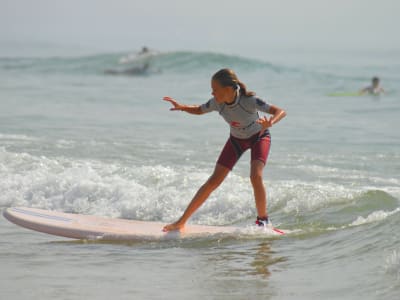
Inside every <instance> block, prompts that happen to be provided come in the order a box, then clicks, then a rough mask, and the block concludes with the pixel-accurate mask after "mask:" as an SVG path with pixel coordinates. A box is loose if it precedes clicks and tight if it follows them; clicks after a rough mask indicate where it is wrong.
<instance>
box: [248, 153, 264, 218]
mask: <svg viewBox="0 0 400 300" xmlns="http://www.w3.org/2000/svg"><path fill="white" fill-rule="evenodd" d="M264 166H265V165H264V163H263V162H262V161H260V160H253V161H251V168H250V180H251V184H252V185H253V191H254V199H255V201H256V209H257V214H258V216H259V217H260V218H266V217H267V216H268V213H267V193H266V190H265V186H264V183H263V170H264Z"/></svg>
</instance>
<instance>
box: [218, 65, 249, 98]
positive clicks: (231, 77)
mask: <svg viewBox="0 0 400 300" xmlns="http://www.w3.org/2000/svg"><path fill="white" fill-rule="evenodd" d="M212 80H215V81H218V83H219V84H220V85H221V86H224V87H227V86H231V87H232V88H233V89H237V87H238V86H239V87H240V95H242V96H247V97H249V96H254V95H255V94H256V93H254V92H251V91H248V90H247V88H246V85H245V84H244V83H243V82H241V81H240V80H239V78H238V77H237V75H236V74H235V72H234V71H233V70H231V69H221V70H219V71H218V72H217V73H215V74H214V75H213V77H212Z"/></svg>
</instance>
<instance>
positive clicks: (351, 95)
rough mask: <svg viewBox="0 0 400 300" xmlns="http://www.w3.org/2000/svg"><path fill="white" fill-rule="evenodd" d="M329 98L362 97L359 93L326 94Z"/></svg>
mask: <svg viewBox="0 0 400 300" xmlns="http://www.w3.org/2000/svg"><path fill="white" fill-rule="evenodd" d="M327 96H329V97H359V96H362V94H361V93H360V92H335V93H330V94H327Z"/></svg>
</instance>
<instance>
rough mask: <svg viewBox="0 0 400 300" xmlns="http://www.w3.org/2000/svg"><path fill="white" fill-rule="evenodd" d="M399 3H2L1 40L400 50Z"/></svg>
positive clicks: (110, 46) (111, 46)
mask: <svg viewBox="0 0 400 300" xmlns="http://www.w3.org/2000/svg"><path fill="white" fill-rule="evenodd" d="M399 19H400V1H399V0H375V1H370V0H246V1H234V0H231V1H226V0H196V1H192V0H144V1H138V0H109V1H105V0H0V41H1V42H4V41H18V42H21V41H22V42H23V41H38V42H46V43H47V42H49V43H55V44H60V43H61V44H64V45H72V46H82V47H91V48H96V49H103V50H125V49H135V48H138V47H141V46H142V45H149V46H150V47H152V48H156V49H161V50H178V49H179V50H181V49H188V50H189V49H190V50H196V49H198V50H213V51H224V52H231V53H238V52H241V51H246V52H248V53H257V51H260V52H261V51H264V50H265V49H268V48H274V49H285V48H291V49H293V48H299V49H304V48H306V49H307V48H322V49H324V48H336V49H338V48H339V49H341V48H345V49H347V48H351V49H357V48H364V47H367V48H373V49H375V48H377V49H389V50H390V49H392V50H395V49H396V50H398V49H400V38H399V33H398V30H399V28H400V21H399Z"/></svg>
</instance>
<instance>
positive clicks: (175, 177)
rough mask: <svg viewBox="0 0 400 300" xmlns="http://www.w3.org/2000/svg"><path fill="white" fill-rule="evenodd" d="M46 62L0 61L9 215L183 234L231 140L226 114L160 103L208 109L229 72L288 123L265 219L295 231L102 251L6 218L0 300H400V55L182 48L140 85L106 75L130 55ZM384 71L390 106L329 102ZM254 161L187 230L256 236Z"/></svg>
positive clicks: (2, 198) (4, 192)
mask: <svg viewBox="0 0 400 300" xmlns="http://www.w3.org/2000/svg"><path fill="white" fill-rule="evenodd" d="M52 50H53V49H50V50H49V51H48V53H46V54H44V55H43V54H42V55H36V56H35V55H31V56H29V55H27V54H24V55H12V53H11V51H10V53H8V54H7V55H2V56H1V57H0V178H1V179H0V191H1V193H0V209H5V208H7V207H12V206H30V207H37V208H43V209H50V210H58V211H64V212H73V213H84V214H94V215H100V216H108V217H117V218H127V219H139V220H153V221H162V222H171V221H173V220H175V219H176V218H177V217H178V216H180V214H181V213H182V211H183V210H184V209H185V207H186V206H187V204H188V202H189V201H190V199H191V198H192V196H193V194H194V193H195V192H196V191H197V189H198V188H199V187H200V185H201V184H202V183H203V182H204V181H205V180H206V179H207V178H208V176H209V175H210V174H211V172H212V170H213V168H214V164H215V161H216V159H217V157H218V155H219V152H220V150H221V148H222V146H223V145H224V143H225V141H226V139H227V137H228V128H227V125H226V124H225V123H224V121H223V120H222V119H221V118H220V117H219V116H218V114H216V113H212V114H207V115H202V116H193V115H189V114H185V113H182V112H171V111H169V108H170V106H169V104H168V103H166V102H163V101H162V97H163V96H165V95H169V96H173V97H175V98H176V99H178V100H180V101H181V102H183V103H186V104H201V103H204V102H205V101H207V100H208V99H209V98H210V97H211V95H210V93H211V92H210V78H211V76H212V74H213V73H215V72H216V71H217V70H218V69H220V68H223V67H230V68H232V69H234V70H235V71H236V72H237V74H238V76H239V78H240V79H241V80H242V81H243V82H245V83H246V84H247V86H248V88H249V89H250V90H254V91H256V92H257V94H258V95H259V96H260V97H261V98H263V99H265V100H266V101H267V102H269V103H273V104H276V105H278V106H280V107H282V108H284V109H285V110H286V111H287V117H286V118H285V119H283V120H282V121H281V122H280V123H279V124H277V125H276V126H274V127H273V128H272V129H271V132H272V148H271V153H270V156H269V161H268V165H267V167H266V169H265V174H264V179H265V184H266V186H267V190H268V208H269V214H270V216H271V218H272V220H273V222H274V224H275V225H276V226H278V227H280V228H283V229H288V230H290V231H291V233H290V234H288V235H286V236H284V237H281V238H271V237H268V236H265V237H263V236H256V237H255V236H237V237H232V236H230V237H224V236H209V237H203V238H196V239H189V240H176V241H168V242H165V241H163V242H157V241H153V242H145V241H143V242H135V243H133V242H132V243H106V242H94V241H73V240H69V239H65V238H59V237H55V236H50V235H45V234H42V233H37V232H33V231H29V230H26V229H23V228H20V227H17V226H15V225H14V224H11V223H9V222H8V221H7V220H5V219H4V218H3V217H0V234H1V237H2V239H1V240H0V266H1V270H2V271H1V272H0V274H1V275H0V295H1V298H2V299H3V298H4V299H54V298H57V299H86V298H88V299H89V298H90V299H110V298H111V297H113V298H116V299H132V298H133V299H183V298H191V299H204V298H205V299H253V298H258V299H398V297H399V296H400V243H399V239H400V233H399V231H398V228H399V226H400V203H399V202H400V177H399V174H400V133H399V128H400V118H399V113H400V93H399V90H398V89H399V82H400V63H399V62H400V53H399V52H395V51H367V50H362V51H359V52H356V51H355V50H352V51H348V52H345V51H336V52H335V51H333V50H332V51H330V52H322V51H320V52H315V53H298V52H295V51H292V52H291V51H290V50H286V51H284V52H276V53H268V54H265V55H259V56H257V57H246V56H245V55H241V56H237V55H232V54H225V53H213V52H190V51H179V50H177V51H174V52H158V53H157V54H155V55H154V57H152V60H151V63H150V69H149V71H148V72H147V73H146V74H144V75H140V76H123V75H121V76H112V75H106V74H104V70H106V69H118V70H122V69H124V68H127V67H131V65H123V64H120V63H119V62H120V61H121V59H123V58H124V57H125V56H126V55H128V54H129V53H99V54H91V55H81V54H80V55H68V53H65V54H63V55H59V54H58V55H57V56H54V55H52V54H51V53H52ZM58 50H60V49H58ZM60 52H62V49H61V50H60V51H57V53H60ZM66 52H67V51H66ZM27 53H28V52H27ZM141 63H143V61H136V62H134V64H138V65H140V64H141ZM375 75H378V76H380V77H381V80H382V85H383V87H384V88H385V89H386V91H387V93H386V94H385V95H381V96H360V97H355V96H348V97H333V96H329V95H330V94H333V93H349V92H355V91H357V90H359V89H361V88H362V87H364V86H366V85H368V84H369V82H370V79H371V77H372V76H375ZM249 159H250V158H249V154H245V155H244V156H243V157H242V158H241V160H240V161H239V163H238V164H237V166H236V167H235V168H234V170H233V172H232V173H231V174H230V175H229V176H228V178H227V179H226V180H225V182H224V183H223V184H222V185H221V187H220V188H219V189H218V190H217V191H216V192H215V193H214V194H212V196H211V197H210V198H209V199H208V201H207V202H206V203H205V204H204V206H203V207H201V209H200V210H199V211H198V212H197V213H196V214H195V215H194V216H193V217H192V218H191V220H190V222H191V223H194V224H207V225H232V224H233V225H236V226H248V225H249V224H252V222H254V219H255V208H254V200H253V196H252V188H251V185H250V182H249V178H248V175H249Z"/></svg>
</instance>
